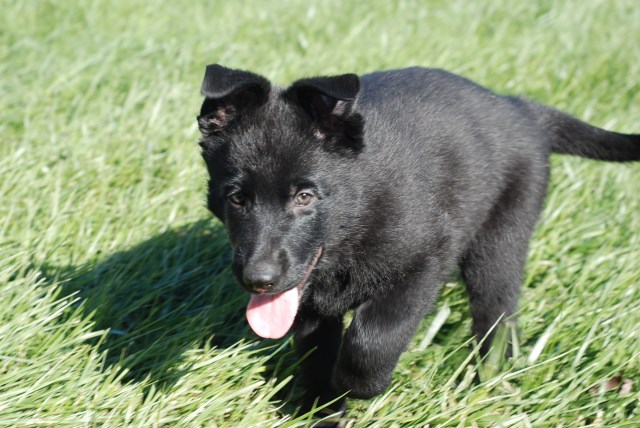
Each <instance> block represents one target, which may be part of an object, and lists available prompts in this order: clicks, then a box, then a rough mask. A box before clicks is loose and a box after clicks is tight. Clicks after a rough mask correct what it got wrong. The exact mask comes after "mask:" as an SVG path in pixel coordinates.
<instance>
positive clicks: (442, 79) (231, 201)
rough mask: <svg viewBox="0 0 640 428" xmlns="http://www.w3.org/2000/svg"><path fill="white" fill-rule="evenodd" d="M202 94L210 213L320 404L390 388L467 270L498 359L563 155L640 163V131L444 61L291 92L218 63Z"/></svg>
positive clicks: (475, 311)
mask: <svg viewBox="0 0 640 428" xmlns="http://www.w3.org/2000/svg"><path fill="white" fill-rule="evenodd" d="M202 94H203V95H204V97H205V100H204V103H203V104H202V109H201V112H200V116H198V124H199V128H200V131H201V132H202V138H201V139H200V145H201V147H202V156H203V157H204V160H205V162H206V166H207V168H208V172H209V175H210V180H209V185H208V208H209V209H210V210H211V212H212V213H213V214H214V215H215V216H216V217H218V218H219V219H220V220H221V221H222V222H223V223H224V225H225V227H226V230H227V232H228V236H229V239H230V241H231V245H232V248H233V253H234V254H233V255H234V258H233V272H234V274H235V276H236V277H237V279H238V281H239V283H240V284H241V285H242V286H243V287H244V288H245V289H246V290H247V291H248V292H249V293H251V299H250V301H249V304H248V306H247V310H246V316H247V320H248V322H249V325H250V326H251V328H252V329H253V331H254V332H255V333H256V334H257V335H259V336H262V337H266V338H280V337H282V336H284V335H285V334H287V332H289V331H293V332H294V335H295V344H296V348H297V351H298V352H299V353H300V355H303V354H306V353H308V352H309V351H311V350H314V351H313V352H312V353H311V355H310V356H309V357H308V358H307V359H305V360H304V362H303V364H302V371H303V377H304V381H305V385H306V388H307V393H306V398H305V403H304V407H305V408H306V409H308V408H310V407H311V406H312V405H313V403H314V401H316V400H317V403H318V404H320V405H322V404H323V403H327V402H328V401H330V400H332V399H334V398H335V397H337V396H339V395H342V394H344V393H347V395H348V396H350V397H358V398H368V397H373V396H375V395H377V394H380V393H381V392H383V391H384V390H385V389H386V388H387V387H388V386H389V383H390V381H391V375H392V372H393V370H394V367H395V366H396V363H397V362H398V358H399V357H400V354H401V353H402V352H403V351H404V350H405V349H406V347H407V345H408V343H409V341H410V340H411V338H412V336H413V335H414V333H415V331H416V328H417V327H418V324H419V323H420V320H422V319H423V317H424V316H425V315H426V314H427V313H428V312H429V310H430V309H431V308H432V306H433V304H434V301H435V300H436V299H437V297H438V293H439V291H440V288H441V285H442V284H443V282H444V281H445V280H446V279H447V278H448V277H449V276H450V274H451V273H452V272H454V271H455V270H456V269H459V270H460V272H461V273H462V277H463V279H464V281H465V283H466V287H467V290H468V295H469V298H470V300H471V309H472V311H471V313H472V317H473V334H474V335H475V336H476V337H477V338H479V339H482V338H485V337H486V338H485V340H484V342H483V344H482V347H481V352H483V353H486V352H487V350H488V349H489V346H490V343H491V338H492V337H491V336H492V333H491V331H492V327H493V326H494V324H495V323H497V322H498V321H499V320H507V319H510V318H512V317H513V314H514V312H515V311H516V306H517V302H518V294H519V290H520V284H521V282H522V275H523V266H524V263H525V258H526V256H527V247H528V243H529V239H530V237H531V233H532V231H533V229H534V226H535V224H536V221H537V219H538V216H539V214H540V211H541V209H542V204H543V199H544V196H545V191H546V188H547V182H548V177H549V155H550V153H551V152H555V153H565V154H572V155H578V156H583V157H587V158H591V159H600V160H606V161H621V162H624V161H637V160H640V135H624V134H619V133H615V132H609V131H605V130H602V129H599V128H595V127H593V126H590V125H588V124H586V123H583V122H581V121H579V120H577V119H574V118H572V117H570V116H568V115H566V114H564V113H561V112H559V111H556V110H553V109H551V108H549V107H545V106H542V105H540V104H537V103H535V102H532V101H528V100H524V99H520V98H514V97H504V96H499V95H496V94H494V93H493V92H491V91H489V90H487V89H485V88H483V87H481V86H478V85H476V84H474V83H472V82H471V81H469V80H466V79H464V78H462V77H459V76H456V75H453V74H450V73H448V72H445V71H442V70H436V69H427V68H408V69H403V70H394V71H382V72H376V73H372V74H367V75H364V76H360V77H358V76H357V75H355V74H345V75H340V76H332V77H314V78H305V79H301V80H298V81H296V82H294V83H293V84H292V85H291V86H289V87H288V88H284V89H283V88H277V87H273V86H272V85H271V84H270V82H269V81H268V80H267V79H265V78H264V77H262V76H259V75H256V74H253V73H250V72H247V71H241V70H232V69H228V68H225V67H222V66H220V65H209V66H208V67H207V69H206V74H205V77H204V82H203V84H202ZM349 309H353V310H354V317H353V321H352V322H351V324H350V325H349V327H348V328H347V329H346V331H345V332H344V333H343V321H342V318H343V315H344V314H345V312H346V311H347V310H349ZM337 407H339V408H344V401H342V402H339V405H338V406H337Z"/></svg>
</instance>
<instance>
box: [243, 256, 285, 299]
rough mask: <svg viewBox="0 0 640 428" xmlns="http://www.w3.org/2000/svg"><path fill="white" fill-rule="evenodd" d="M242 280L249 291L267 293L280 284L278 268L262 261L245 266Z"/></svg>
mask: <svg viewBox="0 0 640 428" xmlns="http://www.w3.org/2000/svg"><path fill="white" fill-rule="evenodd" d="M242 280H243V281H244V285H245V286H246V287H247V288H249V289H250V290H253V291H257V292H264V291H267V290H269V289H270V288H272V287H275V286H276V285H278V282H280V267H279V266H278V265H276V264H274V263H269V262H263V261H261V262H256V263H251V264H249V265H247V266H245V268H244V271H243V273H242Z"/></svg>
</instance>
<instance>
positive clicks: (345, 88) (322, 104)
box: [285, 74, 363, 152]
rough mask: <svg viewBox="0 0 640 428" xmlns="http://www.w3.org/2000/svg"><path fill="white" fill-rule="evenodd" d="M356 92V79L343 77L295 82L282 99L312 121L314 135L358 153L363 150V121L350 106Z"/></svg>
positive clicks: (313, 78)
mask: <svg viewBox="0 0 640 428" xmlns="http://www.w3.org/2000/svg"><path fill="white" fill-rule="evenodd" d="M359 91H360V79H359V78H358V76H357V75H355V74H343V75H340V76H332V77H312V78H308V79H301V80H298V81H296V82H294V83H293V84H292V85H291V86H290V87H289V88H288V89H287V90H286V92H285V98H286V99H287V100H289V101H290V102H292V103H293V104H295V105H298V106H299V107H301V108H302V109H303V110H304V112H305V113H306V114H307V115H308V116H309V117H310V118H311V119H312V121H313V123H314V133H315V134H316V136H318V137H320V138H322V139H325V140H333V142H334V143H336V145H341V146H346V147H348V148H349V149H351V150H353V151H356V152H358V151H360V150H361V149H362V147H363V142H362V132H363V119H362V116H360V115H359V114H357V113H354V112H353V105H354V103H355V100H356V97H357V96H358V92H359Z"/></svg>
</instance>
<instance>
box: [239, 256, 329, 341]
mask: <svg viewBox="0 0 640 428" xmlns="http://www.w3.org/2000/svg"><path fill="white" fill-rule="evenodd" d="M321 255H322V246H320V247H318V249H317V250H316V254H315V255H314V256H313V259H312V260H311V262H309V265H308V266H307V269H306V270H305V272H304V276H303V277H302V279H301V280H300V282H298V284H297V285H296V286H295V287H293V288H291V289H289V290H287V291H285V292H283V293H279V294H252V295H251V300H249V304H248V305H247V313H246V315H247V321H248V322H249V325H250V326H251V329H252V330H253V331H254V332H255V333H256V334H257V335H258V336H260V337H264V338H267V339H279V338H281V337H282V336H284V335H285V334H287V332H288V331H289V330H290V329H291V326H292V325H293V321H294V320H295V318H296V314H297V313H298V304H299V303H300V295H301V294H302V290H303V289H304V286H305V284H306V283H307V281H308V280H309V276H310V275H311V272H312V271H313V269H314V268H315V266H316V263H318V260H319V259H320V256H321Z"/></svg>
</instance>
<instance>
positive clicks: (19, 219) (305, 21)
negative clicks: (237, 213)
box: [0, 0, 640, 427]
mask: <svg viewBox="0 0 640 428" xmlns="http://www.w3.org/2000/svg"><path fill="white" fill-rule="evenodd" d="M0 10H2V14H1V16H0V93H1V94H2V96H0V132H1V134H0V135H1V136H2V139H1V141H0V321H1V322H0V425H2V426H74V427H75V426H145V427H147V426H172V427H181V426H265V427H271V426H304V425H306V424H308V423H309V418H308V417H305V416H304V415H302V416H295V414H294V413H293V411H294V410H295V406H296V404H297V400H298V398H299V395H300V385H299V381H298V380H297V379H296V374H297V369H296V363H297V359H296V357H295V355H294V354H293V352H292V346H291V343H290V342H289V341H279V342H273V341H263V342H261V341H258V340H256V339H255V338H254V337H253V336H251V334H250V333H249V331H248V329H247V327H246V323H245V321H244V318H243V307H244V305H245V303H246V300H247V297H246V296H245V295H244V294H243V293H242V292H241V291H240V290H239V287H236V286H235V285H234V283H233V279H232V278H231V275H230V274H229V271H228V268H227V264H228V261H229V254H228V247H227V244H226V241H225V237H224V232H223V231H222V230H221V228H220V225H219V224H218V223H217V222H215V221H213V220H211V219H210V216H209V214H208V213H207V212H206V210H205V208H204V191H205V180H206V177H205V171H204V167H203V164H202V162H201V160H200V158H199V153H198V147H197V145H196V140H197V138H198V134H197V128H196V125H195V116H196V114H197V112H198V109H199V105H200V102H201V99H200V95H199V87H200V82H201V78H202V76H203V72H204V66H205V64H208V63H213V62H218V63H222V64H225V65H228V66H232V67H239V68H246V69H250V70H253V71H256V72H259V73H262V74H264V75H266V76H268V77H269V78H271V79H274V81H276V82H278V83H281V84H285V83H286V82H288V81H290V80H291V79H293V78H296V77H299V76H303V75H313V74H330V73H341V72H351V71H353V72H359V73H361V72H367V71H373V70H377V69H385V68H398V67H403V66H408V65H425V66H433V67H442V68H446V69H449V70H452V71H454V72H457V73H460V74H464V75H465V76H467V77H469V78H472V79H474V80H476V81H478V82H479V83H481V84H483V85H486V86H488V87H490V88H492V89H494V90H496V91H498V92H501V93H509V94H520V95H525V96H528V97H531V98H534V99H536V100H538V101H540V102H543V103H547V104H551V105H554V106H556V107H558V108H561V109H563V110H565V111H568V112H570V113H572V114H574V115H576V116H578V117H580V118H582V119H584V120H587V121H590V122H592V123H594V124H596V125H599V126H603V127H607V128H610V129H615V130H618V131H621V132H640V127H639V122H638V119H639V118H640V61H638V58H640V43H638V41H639V40H640V25H638V23H639V22H640V7H638V4H637V2H636V1H635V0H616V1H607V0H580V1H577V0H576V1H565V2H555V1H551V0H538V1H526V2H524V1H523V2H517V1H507V0H496V1H487V2H485V1H475V2H470V1H464V0H447V1H445V0H434V1H428V2H426V1H419V0H409V1H393V2H389V1H383V0H374V1H368V2H344V1H338V0H322V1H316V0H312V1H309V0H304V1H302V0H296V1H290V2H289V1H287V2H284V1H282V2H277V1H273V2H257V1H256V2H249V1H226V2H223V1H214V0H210V1H192V2H170V1H162V0H155V1H148V2H144V3H143V2H124V1H122V2H114V1H53V0H52V1H44V0H42V1H36V0H33V1H29V0H25V1H9V0H1V1H0ZM552 163H553V180H552V185H551V188H550V191H549V197H548V200H547V205H546V209H545V211H544V216H543V219H542V220H541V222H540V225H539V227H538V230H537V233H536V235H535V239H534V241H533V243H532V247H531V251H530V254H531V256H530V260H529V263H528V268H527V273H526V278H525V282H526V286H525V288H524V291H523V295H522V299H521V311H520V322H519V326H520V331H519V333H518V342H517V343H518V349H517V351H518V352H517V355H516V357H515V358H514V359H513V360H511V361H509V362H507V363H506V364H505V365H504V367H503V369H502V370H496V369H495V368H493V367H492V366H491V365H489V364H482V363H479V362H478V360H477V358H476V357H475V356H474V354H472V353H471V350H472V345H471V344H470V343H469V339H470V338H469V324H470V320H469V311H468V304H467V301H466V299H465V296H464V290H463V287H462V286H461V285H460V284H457V283H451V284H448V285H447V286H446V287H445V291H444V294H443V297H442V299H441V300H440V302H439V304H438V307H437V308H436V313H439V314H440V316H439V317H433V316H432V317H429V318H427V319H425V321H424V323H423V326H422V328H421V330H420V332H419V333H418V335H417V336H416V338H415V340H414V341H413V343H412V345H411V347H410V349H409V350H408V351H407V352H406V353H405V354H404V355H403V357H402V359H401V362H400V364H399V366H398V368H397V370H396V373H395V375H394V381H393V385H392V387H391V388H390V389H389V391H388V392H387V393H386V394H384V395H383V396H380V397H378V398H376V399H374V400H371V401H356V400H354V401H352V402H351V404H350V407H351V410H350V413H349V418H350V420H352V421H353V422H354V423H355V425H354V426H358V427H369V426H380V427H389V426H403V427H405V426H406V427H414V426H432V427H433V426H504V427H510V426H522V427H528V426H535V427H540V426H557V427H568V426H629V427H636V426H640V401H639V400H640V399H639V391H640V356H639V354H640V337H639V335H640V269H639V268H640V264H639V260H640V196H639V194H638V184H639V183H640V165H638V164H627V165H614V164H605V163H598V162H593V161H586V160H582V159H574V158H568V157H559V156H555V157H554V158H553V162H552ZM436 321H440V322H436ZM430 327H432V328H430ZM428 330H431V331H430V332H429V334H428ZM432 333H434V334H435V336H433V338H432V339H431V338H430V337H431V336H430V335H431V334H432ZM507 333H509V332H507ZM477 373H479V374H480V376H479V377H480V381H477V380H475V378H476V377H477V376H476V375H477ZM616 376H620V378H621V379H622V380H624V379H630V380H631V381H633V385H632V387H631V390H630V392H629V393H628V394H625V393H624V392H622V393H621V389H620V386H619V385H613V384H615V382H610V385H608V386H610V388H608V387H607V384H606V382H607V381H610V380H611V379H613V378H615V377H616Z"/></svg>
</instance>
